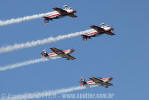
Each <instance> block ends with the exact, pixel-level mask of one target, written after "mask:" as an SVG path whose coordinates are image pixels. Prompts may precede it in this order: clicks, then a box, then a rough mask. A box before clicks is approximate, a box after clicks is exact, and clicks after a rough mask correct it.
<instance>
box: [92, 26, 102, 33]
mask: <svg viewBox="0 0 149 100" xmlns="http://www.w3.org/2000/svg"><path fill="white" fill-rule="evenodd" d="M90 27H91V28H93V29H94V30H96V31H97V32H99V33H100V32H104V30H103V29H102V28H101V27H98V26H95V25H92V26H90Z"/></svg>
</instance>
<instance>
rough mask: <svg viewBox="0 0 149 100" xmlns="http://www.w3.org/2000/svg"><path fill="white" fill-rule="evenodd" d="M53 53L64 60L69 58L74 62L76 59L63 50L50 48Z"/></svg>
mask: <svg viewBox="0 0 149 100" xmlns="http://www.w3.org/2000/svg"><path fill="white" fill-rule="evenodd" d="M50 49H51V50H52V51H53V52H55V53H56V54H57V55H60V56H61V57H63V58H67V59H68V60H74V59H76V58H74V57H72V56H71V55H69V54H65V53H64V52H63V51H62V50H59V49H57V48H50Z"/></svg>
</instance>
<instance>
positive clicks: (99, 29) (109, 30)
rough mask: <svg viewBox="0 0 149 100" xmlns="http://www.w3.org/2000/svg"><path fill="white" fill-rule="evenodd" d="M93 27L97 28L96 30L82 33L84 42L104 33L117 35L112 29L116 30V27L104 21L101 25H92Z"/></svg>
mask: <svg viewBox="0 0 149 100" xmlns="http://www.w3.org/2000/svg"><path fill="white" fill-rule="evenodd" d="M90 27H91V28H92V29H94V30H95V32H91V33H86V34H83V35H81V36H82V38H83V40H84V42H85V43H86V41H87V39H91V37H96V36H99V35H102V34H107V35H111V36H112V35H115V34H114V33H113V32H112V31H114V28H112V27H110V26H109V25H104V23H102V24H101V26H100V27H99V26H96V25H92V26H90Z"/></svg>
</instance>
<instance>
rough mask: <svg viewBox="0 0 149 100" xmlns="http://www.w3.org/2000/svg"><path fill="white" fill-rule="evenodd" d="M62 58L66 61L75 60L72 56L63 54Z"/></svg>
mask: <svg viewBox="0 0 149 100" xmlns="http://www.w3.org/2000/svg"><path fill="white" fill-rule="evenodd" d="M63 57H64V58H67V59H68V60H74V59H76V58H75V57H73V56H71V55H69V54H64V55H63Z"/></svg>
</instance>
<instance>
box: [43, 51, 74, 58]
mask: <svg viewBox="0 0 149 100" xmlns="http://www.w3.org/2000/svg"><path fill="white" fill-rule="evenodd" d="M63 52H64V53H65V54H71V53H73V52H74V49H68V50H63ZM48 57H61V55H58V54H56V53H55V52H53V53H48ZM42 58H45V56H42Z"/></svg>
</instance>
